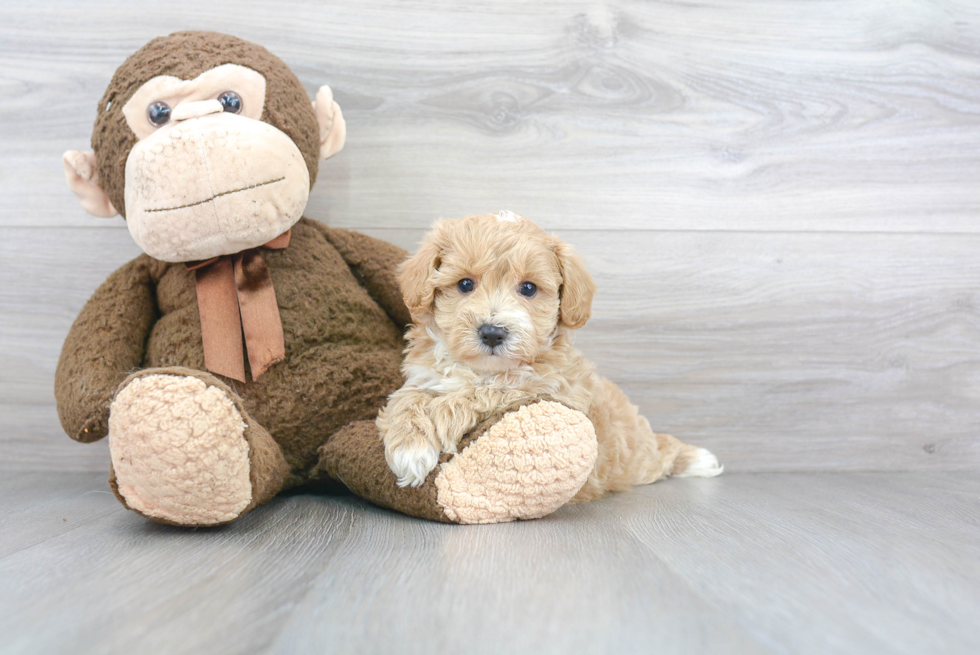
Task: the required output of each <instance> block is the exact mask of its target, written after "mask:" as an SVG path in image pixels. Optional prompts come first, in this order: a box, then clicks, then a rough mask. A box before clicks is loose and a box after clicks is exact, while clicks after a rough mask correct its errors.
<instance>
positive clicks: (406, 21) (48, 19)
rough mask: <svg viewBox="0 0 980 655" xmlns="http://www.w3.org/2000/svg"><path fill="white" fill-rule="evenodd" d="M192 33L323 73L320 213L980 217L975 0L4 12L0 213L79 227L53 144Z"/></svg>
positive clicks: (344, 222) (192, 5) (694, 221)
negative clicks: (133, 56)
mask: <svg viewBox="0 0 980 655" xmlns="http://www.w3.org/2000/svg"><path fill="white" fill-rule="evenodd" d="M188 28H197V29H214V30H218V31H225V32H230V33H234V34H237V35H240V36H242V37H244V38H248V39H251V40H254V41H257V42H259V43H262V44H264V45H266V46H267V47H269V48H270V49H271V50H272V51H273V52H275V53H277V54H279V55H280V56H281V57H283V58H284V59H285V60H286V62H287V63H289V64H290V65H291V66H292V67H293V69H294V70H295V71H296V72H297V74H298V75H299V76H300V78H301V79H302V80H303V82H304V84H306V85H307V87H308V89H309V90H310V92H311V93H312V92H313V91H314V90H315V89H316V88H317V87H318V86H319V85H320V84H331V85H332V86H333V87H334V89H335V91H336V97H337V98H338V100H339V101H340V103H341V105H342V106H343V107H344V111H345V115H346V116H347V118H348V129H349V141H348V146H347V149H346V150H345V151H344V153H343V154H341V155H340V156H339V157H338V158H337V159H336V160H335V161H333V162H331V163H330V164H329V165H328V166H327V167H326V168H325V169H324V174H323V175H322V176H321V183H320V185H319V187H318V188H317V189H316V190H315V192H314V196H313V198H312V202H311V215H313V216H317V217H320V218H324V219H329V220H330V221H331V222H332V223H333V224H334V225H338V226H355V227H356V226H370V227H396V228H402V227H408V226H412V227H422V226H425V225H428V224H429V222H430V221H431V220H432V218H434V217H436V216H440V215H456V214H460V213H468V212H482V211H490V210H495V209H499V208H501V207H508V208H511V209H514V210H515V211H519V212H522V213H525V214H526V215H528V216H534V217H535V218H536V219H537V220H539V221H541V222H542V223H544V224H546V225H547V226H548V227H552V228H558V227H566V228H567V227H577V228H594V227H596V226H597V225H602V226H603V227H604V228H606V229H615V228H647V229H671V230H672V229H683V230H730V229H739V230H746V229H751V230H794V231H796V230H846V231H909V232H923V231H929V232H932V231H955V232H977V231H978V230H980V227H978V222H977V221H976V220H975V217H976V214H977V211H978V209H980V191H978V189H977V185H976V184H975V180H976V179H977V178H978V176H980V158H978V155H977V153H978V152H980V129H978V128H980V83H978V82H980V5H977V4H976V3H975V2H971V1H968V0H959V1H956V0H942V1H929V0H907V1H905V2H902V3H901V4H900V5H898V6H896V5H894V4H893V3H889V2H883V1H874V2H865V1H861V0H828V1H826V2H809V1H807V0H791V1H787V2H780V3H777V4H776V5H773V4H772V3H768V2H763V1H761V0H753V1H750V2H745V1H743V0H708V1H707V2H699V3H680V2H666V1H662V2H631V1H626V0H614V1H607V2H591V1H590V2H582V1H576V0H542V1H539V2H535V3H527V2H522V1H520V0H505V1H502V2H493V3H475V2H471V3H455V2H420V1H417V0H416V1H409V2H402V1H400V0H399V1H396V0H370V1H367V2H357V3H350V2H340V1H339V0H332V1H320V0H316V1H312V0H308V1H305V2H303V1H288V0H287V1H284V2H276V3H268V2H249V1H246V0H235V1H234V2H229V1H228V0H224V1H221V2H209V3H207V4H201V3H198V2H190V1H187V0H177V1H175V2H168V3H158V2H133V1H131V0H125V1H123V0H99V1H98V2H87V3H73V2H65V1H60V2H59V1H55V0H48V1H44V2H32V3H29V4H28V3H6V4H4V5H3V6H2V7H0V76H2V77H0V88H2V90H3V93H4V99H5V100H4V103H3V106H2V107H0V140H2V141H3V143H4V151H5V156H4V157H3V158H2V160H0V180H2V183H3V193H0V224H3V225H8V226H11V225H16V226H36V225H46V226H55V225H57V226H65V225H72V226H78V225H92V224H94V223H93V221H95V219H91V218H87V217H86V216H84V215H83V214H82V213H81V212H80V211H79V210H78V209H77V207H76V205H75V203H74V202H73V199H72V197H71V195H70V194H69V193H68V192H67V191H65V189H64V183H63V176H62V173H61V164H60V155H61V153H62V152H63V151H65V150H67V149H69V148H74V149H84V148H85V147H86V145H87V144H88V141H89V134H90V131H91V125H92V122H93V119H94V116H95V106H96V102H97V100H98V99H99V97H100V96H101V94H102V91H103V90H104V88H105V86H106V83H107V81H108V79H109V77H110V76H111V74H112V72H113V71H114V70H115V68H116V67H117V66H118V65H119V64H120V63H121V62H122V61H123V60H124V59H125V58H126V57H127V56H128V55H129V54H130V53H132V52H133V51H134V50H136V49H137V48H138V47H140V46H141V45H143V44H144V43H145V42H146V41H148V40H149V39H150V38H152V37H155V36H159V35H161V34H166V33H168V32H170V31H175V30H179V29H188Z"/></svg>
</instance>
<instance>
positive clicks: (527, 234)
mask: <svg viewBox="0 0 980 655" xmlns="http://www.w3.org/2000/svg"><path fill="white" fill-rule="evenodd" d="M399 283H400V285H401V289H402V293H403V294H404V297H405V304H406V305H407V306H408V308H409V310H410V311H411V312H412V318H413V320H414V321H415V325H413V326H412V327H411V328H410V329H409V331H408V334H407V339H408V343H409V346H408V349H407V350H406V351H405V352H406V357H405V362H404V364H403V365H402V371H403V373H404V375H405V385H404V386H403V387H402V388H401V389H399V390H398V391H396V392H395V393H394V394H392V395H391V397H390V398H389V402H388V405H387V406H386V407H385V408H384V409H383V410H382V411H381V414H380V415H379V417H378V427H379V428H380V431H381V435H382V438H383V439H384V445H385V457H386V458H387V461H388V465H389V466H390V467H391V470H392V471H393V472H394V473H395V475H396V476H397V477H398V483H399V484H400V485H401V486H406V485H412V486H418V485H420V484H422V482H423V481H424V480H425V478H426V476H427V475H428V474H429V472H430V471H431V470H432V469H433V468H435V466H436V464H437V463H438V459H439V454H440V452H444V453H452V452H456V446H457V444H458V443H459V440H460V438H461V437H463V435H465V434H466V433H467V432H469V431H470V430H471V429H472V428H473V427H475V426H476V425H477V423H479V422H480V421H481V420H484V419H485V418H487V417H488V416H489V415H490V414H492V413H493V412H495V411H498V410H500V409H502V408H506V407H510V406H513V405H515V404H520V403H526V402H530V401H535V400H538V399H541V398H547V399H550V400H555V401H558V402H561V403H563V404H565V405H567V406H568V407H570V408H572V409H577V410H579V411H581V412H584V413H585V414H586V415H587V416H588V417H589V419H590V420H591V421H592V423H593V424H594V425H595V431H596V437H597V438H598V442H599V456H598V460H597V461H596V465H595V469H594V470H593V471H592V473H591V475H590V476H589V479H588V481H587V482H586V483H585V486H584V487H582V489H581V490H580V491H579V492H578V494H577V495H576V496H575V498H574V499H573V501H572V502H581V501H585V500H593V499H595V498H599V497H600V496H603V495H605V494H606V493H608V492H610V491H620V490H624V489H627V488H629V487H630V486H632V485H636V484H649V483H651V482H655V481H656V480H659V479H660V478H662V477H664V476H667V475H680V476H701V477H712V476H715V475H718V474H719V473H721V471H722V467H721V466H719V465H718V460H717V458H715V456H714V455H712V454H711V453H710V452H708V451H707V450H705V449H703V448H697V447H695V446H689V445H686V444H682V443H681V442H680V441H678V440H677V439H675V438H674V437H672V436H670V435H666V434H655V433H654V432H653V431H652V430H651V429H650V424H649V423H648V422H647V420H646V419H645V418H643V417H642V416H640V415H639V414H638V412H637V408H636V407H635V406H634V405H632V404H630V402H629V399H628V398H627V397H626V395H625V394H624V393H623V392H622V391H620V390H619V388H617V387H616V386H615V385H614V384H613V383H612V382H610V381H609V380H607V379H605V378H603V377H600V376H599V375H596V374H595V373H594V372H593V365H592V364H590V363H589V362H588V361H587V360H586V359H585V358H584V357H583V356H582V354H581V353H579V352H578V351H577V350H575V348H573V347H572V344H571V331H572V330H575V329H577V328H580V327H582V326H583V325H585V322H586V321H587V320H588V319H589V315H590V313H591V309H592V296H593V294H594V292H595V284H594V283H593V281H592V277H591V276H590V275H589V273H588V271H587V270H586V268H585V265H584V263H583V262H582V259H581V258H580V257H579V256H578V255H577V254H576V253H575V252H574V251H573V250H572V248H571V247H570V246H568V245H566V244H565V243H563V242H561V241H560V240H559V239H557V238H556V237H553V236H549V235H548V234H547V233H545V232H544V230H542V229H541V228H539V227H538V226H536V225H535V224H534V223H532V222H530V221H528V220H526V219H524V218H522V217H520V216H517V215H516V214H513V213H511V212H498V213H497V214H491V215H484V216H469V217H467V218H464V219H460V220H452V221H438V222H436V224H435V225H434V226H433V229H432V232H430V233H429V234H428V236H427V237H426V238H425V240H424V241H423V242H422V245H421V247H420V248H419V251H418V253H416V254H415V255H414V256H413V257H412V258H410V259H409V260H408V261H407V262H405V263H404V264H403V265H402V268H401V271H400V276H399Z"/></svg>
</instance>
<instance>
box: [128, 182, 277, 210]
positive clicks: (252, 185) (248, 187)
mask: <svg viewBox="0 0 980 655" xmlns="http://www.w3.org/2000/svg"><path fill="white" fill-rule="evenodd" d="M285 179H286V178H285V176H283V177H279V178H276V179H274V180H267V181H265V182H259V183H258V184H249V185H248V186H243V187H242V188H240V189H232V190H231V191H222V192H221V193H217V194H215V195H213V196H211V197H210V198H205V199H204V200H198V201H197V202H191V203H188V204H186V205H179V206H177V207H161V208H159V209H146V210H144V211H145V212H146V213H147V214H151V213H154V212H172V211H176V210H178V209H187V208H188V207H197V206H198V205H203V204H204V203H206V202H211V201H212V200H214V199H215V198H220V197H222V196H230V195H231V194H233V193H241V192H242V191H249V190H250V189H258V188H259V187H263V186H268V185H270V184H275V183H276V182H283V181H284V180H285Z"/></svg>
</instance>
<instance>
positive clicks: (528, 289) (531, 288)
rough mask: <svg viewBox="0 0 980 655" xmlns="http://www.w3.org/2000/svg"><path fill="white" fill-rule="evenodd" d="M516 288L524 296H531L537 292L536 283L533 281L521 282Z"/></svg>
mask: <svg viewBox="0 0 980 655" xmlns="http://www.w3.org/2000/svg"><path fill="white" fill-rule="evenodd" d="M517 290H518V292H519V293H520V294H521V295H522V296H524V297H525V298H533V297H534V296H535V294H537V293H538V285H536V284H535V283H534V282H521V286H520V287H518V289H517Z"/></svg>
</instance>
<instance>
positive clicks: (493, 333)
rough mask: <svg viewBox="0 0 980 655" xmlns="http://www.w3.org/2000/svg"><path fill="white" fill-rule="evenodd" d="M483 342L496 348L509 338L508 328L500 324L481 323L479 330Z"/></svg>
mask: <svg viewBox="0 0 980 655" xmlns="http://www.w3.org/2000/svg"><path fill="white" fill-rule="evenodd" d="M478 334H479V335H480V338H481V339H482V340H483V343H485V344H487V345H488V346H490V347H491V348H495V347H496V346H499V345H500V344H501V343H503V341H504V339H506V338H507V330H506V329H505V328H502V327H500V326H499V325H481V326H480V330H479V332H478Z"/></svg>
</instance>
